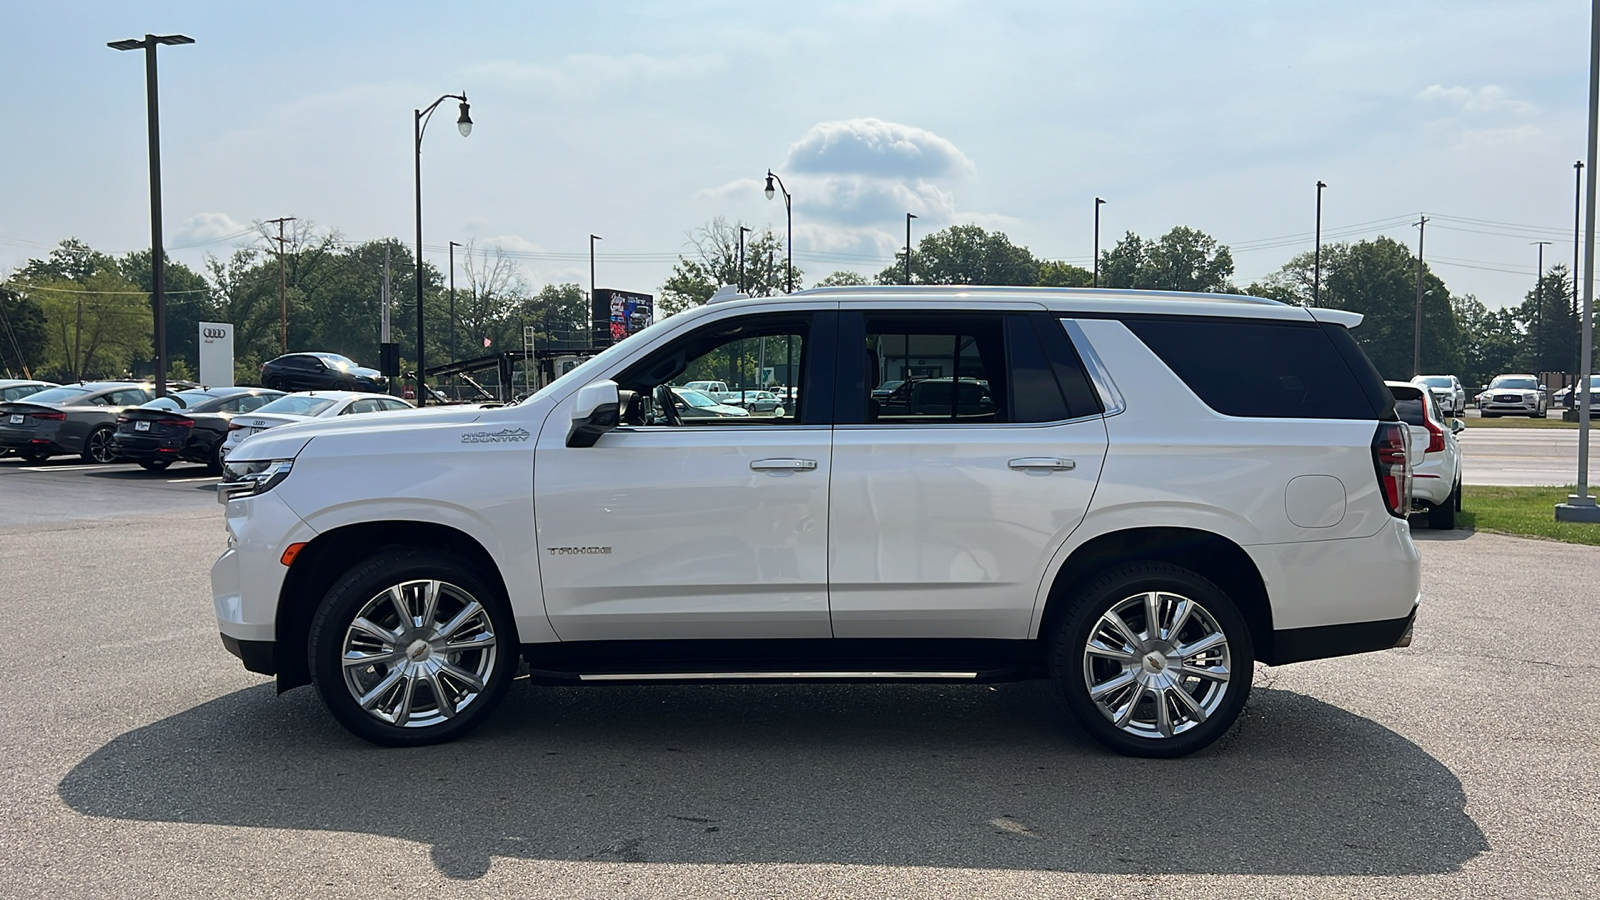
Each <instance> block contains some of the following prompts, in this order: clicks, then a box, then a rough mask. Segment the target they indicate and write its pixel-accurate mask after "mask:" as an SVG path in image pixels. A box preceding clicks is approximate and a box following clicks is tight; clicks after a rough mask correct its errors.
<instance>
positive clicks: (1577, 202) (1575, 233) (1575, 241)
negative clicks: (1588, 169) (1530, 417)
mask: <svg viewBox="0 0 1600 900" xmlns="http://www.w3.org/2000/svg"><path fill="white" fill-rule="evenodd" d="M1572 180H1573V185H1572V321H1574V322H1576V321H1578V246H1579V243H1580V242H1581V241H1582V232H1581V231H1580V230H1579V228H1578V217H1579V216H1580V215H1582V213H1583V160H1581V159H1580V160H1578V161H1577V162H1575V163H1573V164H1572ZM1579 330H1580V331H1581V330H1582V329H1581V328H1580V329H1579ZM1574 337H1577V338H1578V339H1579V341H1581V340H1582V337H1581V335H1574ZM1574 343H1577V342H1574ZM1581 368H1582V366H1580V365H1579V360H1578V358H1577V356H1573V358H1572V390H1570V391H1567V406H1569V407H1572V406H1577V405H1578V374H1579V370H1580V369H1581Z"/></svg>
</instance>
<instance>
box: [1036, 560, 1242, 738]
mask: <svg viewBox="0 0 1600 900" xmlns="http://www.w3.org/2000/svg"><path fill="white" fill-rule="evenodd" d="M1150 594H1154V595H1156V596H1157V617H1156V618H1157V621H1158V623H1159V624H1158V626H1157V629H1156V633H1157V637H1156V638H1155V639H1153V640H1146V639H1145V638H1146V636H1147V635H1149V634H1150V630H1149V626H1148V624H1147V623H1148V620H1149V617H1148V616H1147V615H1146V614H1145V613H1144V612H1143V610H1145V609H1147V608H1148V607H1147V606H1146V605H1145V600H1144V596H1145V595H1150ZM1180 600H1188V601H1190V602H1191V603H1192V604H1193V607H1191V611H1190V613H1189V614H1187V615H1186V616H1185V622H1184V623H1183V624H1182V625H1181V626H1180V627H1179V629H1178V631H1177V633H1176V634H1169V633H1168V632H1167V626H1168V625H1169V624H1170V623H1172V621H1173V618H1174V617H1175V616H1176V615H1177V614H1178V611H1179V609H1180V608H1181V607H1180V604H1179V602H1178V601H1180ZM1066 601H1067V606H1066V609H1065V613H1064V615H1062V617H1061V619H1060V626H1059V628H1058V630H1057V632H1056V634H1055V635H1054V640H1053V642H1052V644H1051V647H1050V656H1049V669H1050V679H1051V681H1053V682H1054V683H1055V686H1056V690H1057V692H1058V693H1060V695H1061V696H1062V699H1063V700H1065V702H1066V705H1067V709H1068V710H1070V711H1071V712H1072V715H1073V718H1075V719H1077V721H1078V724H1079V725H1081V726H1083V729H1084V731H1086V732H1088V733H1089V736H1090V737H1092V738H1094V739H1095V740H1096V741H1099V742H1100V743H1101V744H1104V745H1105V746H1106V747H1109V748H1111V749H1112V750H1115V751H1116V752H1118V753H1122V754H1125V755H1128V756H1143V757H1154V758H1173V757H1178V756H1186V755H1188V754H1190V753H1193V752H1195V751H1196V750H1200V749H1202V748H1204V747H1206V746H1209V745H1210V744H1211V743H1212V742H1214V741H1216V740H1217V739H1218V738H1220V737H1221V736H1222V735H1223V734H1224V733H1226V732H1227V730H1228V729H1229V728H1230V727H1231V726H1232V725H1233V722H1234V720H1235V719H1237V718H1238V717H1239V712H1240V711H1241V710H1243V709H1244V704H1245V701H1246V699H1248V697H1249V696H1250V682H1251V680H1252V678H1253V677H1254V674H1255V671H1254V670H1255V651H1254V647H1253V645H1252V643H1251V640H1250V628H1249V626H1248V625H1247V624H1246V622H1245V620H1244V616H1243V615H1242V614H1241V613H1240V612H1239V609H1238V607H1237V606H1235V605H1234V603H1233V601H1232V600H1230V599H1229V598H1228V596H1227V595H1226V594H1224V593H1223V592H1222V590H1221V589H1220V588H1218V587H1217V586H1216V585H1215V584H1212V583H1211V582H1210V581H1208V580H1207V579H1205V578H1203V577H1201V576H1200V575H1198V574H1196V573H1194V572H1192V571H1190V570H1188V569H1185V568H1183V567H1181V566H1175V565H1172V564H1170V563H1164V562H1134V563H1126V564H1123V565H1119V566H1115V567H1113V568H1110V569H1107V570H1105V571H1103V572H1101V573H1099V574H1098V575H1095V576H1093V577H1091V578H1090V579H1089V580H1087V581H1086V582H1084V583H1083V584H1081V585H1079V586H1078V587H1077V588H1075V589H1074V590H1073V592H1072V594H1071V595H1070V596H1069V597H1067V598H1066ZM1129 604H1136V605H1137V610H1130V609H1129V608H1128V605H1129ZM1118 608H1121V609H1123V610H1124V611H1128V612H1130V614H1133V616H1132V617H1133V621H1128V620H1127V619H1126V618H1124V619H1123V622H1124V624H1125V625H1126V626H1127V628H1128V629H1130V630H1133V631H1134V633H1133V634H1132V635H1131V637H1134V638H1139V639H1140V640H1139V642H1138V643H1137V645H1135V644H1134V643H1133V642H1130V641H1128V640H1126V639H1124V638H1120V637H1119V638H1116V641H1117V643H1118V644H1119V645H1120V646H1119V647H1118V648H1116V649H1115V650H1114V651H1113V652H1115V653H1118V654H1122V656H1123V658H1122V659H1112V658H1109V654H1102V653H1095V654H1091V653H1090V652H1089V642H1090V640H1091V638H1096V639H1097V646H1104V645H1105V640H1104V639H1105V637H1106V632H1105V630H1104V629H1105V628H1109V627H1110V626H1109V625H1107V620H1106V618H1105V617H1106V616H1107V613H1108V612H1110V611H1112V610H1113V609H1118ZM1135 613H1136V614H1135ZM1219 633H1220V634H1221V635H1222V642H1223V643H1222V644H1221V647H1220V649H1216V648H1214V649H1213V651H1207V653H1206V654H1204V656H1205V659H1204V660H1202V661H1205V662H1212V663H1216V665H1213V666H1198V667H1196V668H1197V669H1204V670H1205V671H1208V672H1221V673H1225V674H1226V678H1225V679H1224V680H1217V679H1215V678H1212V677H1206V678H1202V677H1198V676H1195V675H1186V676H1183V675H1181V676H1179V677H1178V678H1176V679H1173V678H1172V676H1171V674H1170V672H1171V666H1172V665H1173V664H1174V663H1173V660H1177V662H1178V664H1182V663H1183V662H1186V661H1195V660H1196V659H1197V658H1198V657H1201V656H1202V654H1199V653H1194V654H1190V655H1189V656H1188V657H1187V658H1182V657H1179V656H1177V655H1175V651H1174V649H1173V648H1182V647H1185V646H1193V645H1194V644H1195V643H1197V642H1199V641H1200V640H1202V639H1204V640H1207V641H1210V640H1214V638H1213V637H1212V635H1214V634H1219ZM1168 642H1170V644H1169V643H1168ZM1163 645H1166V646H1168V648H1169V650H1168V652H1163V651H1162V650H1161V649H1160V648H1161V647H1162V646H1163ZM1119 669H1120V671H1118V670H1119ZM1128 676H1132V678H1133V680H1132V681H1129V682H1128V683H1127V684H1126V685H1125V687H1123V688H1121V689H1115V690H1111V691H1108V692H1106V693H1105V694H1104V695H1103V697H1102V698H1101V699H1103V700H1105V701H1106V702H1107V703H1113V704H1114V703H1118V701H1119V700H1122V699H1126V700H1127V702H1126V703H1123V704H1121V709H1123V710H1127V722H1126V726H1125V727H1119V726H1118V725H1117V724H1116V723H1115V722H1114V721H1113V720H1112V719H1111V718H1110V715H1111V714H1112V713H1111V711H1109V710H1107V709H1106V707H1103V706H1102V705H1101V702H1100V701H1097V700H1096V699H1095V698H1093V697H1091V695H1090V682H1091V681H1093V682H1095V683H1096V684H1097V685H1101V686H1103V685H1105V684H1108V683H1111V682H1115V681H1117V680H1119V679H1122V678H1126V677H1128ZM1163 679H1164V680H1165V682H1164V683H1163ZM1152 683H1153V684H1155V685H1157V686H1158V687H1162V688H1163V692H1162V693H1161V695H1160V697H1159V699H1158V698H1157V697H1156V695H1155V694H1154V693H1153V692H1151V691H1150V690H1149V688H1148V687H1147V685H1149V684H1152ZM1177 693H1182V694H1184V695H1185V696H1187V697H1188V698H1189V701H1191V706H1198V707H1200V708H1202V709H1205V712H1206V714H1205V716H1204V718H1203V720H1200V719H1197V718H1196V717H1194V716H1193V715H1188V716H1187V718H1186V720H1185V721H1177V722H1174V721H1173V717H1172V713H1173V711H1178V712H1179V716H1180V718H1183V717H1184V714H1183V712H1182V710H1179V709H1178V707H1179V705H1180V700H1179V698H1178V697H1177V696H1176V694H1177ZM1207 707H1209V708H1207ZM1163 712H1164V713H1165V718H1166V720H1167V722H1168V723H1169V726H1170V727H1169V728H1168V729H1166V730H1169V731H1171V732H1172V733H1171V734H1164V733H1163V730H1162V729H1160V727H1159V722H1160V721H1161V718H1162V714H1163ZM1147 719H1148V722H1149V724H1148V725H1146V724H1145V722H1146V720H1147Z"/></svg>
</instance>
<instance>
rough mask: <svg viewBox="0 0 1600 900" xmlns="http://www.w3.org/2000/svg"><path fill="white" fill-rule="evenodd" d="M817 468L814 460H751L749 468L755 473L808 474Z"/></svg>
mask: <svg viewBox="0 0 1600 900" xmlns="http://www.w3.org/2000/svg"><path fill="white" fill-rule="evenodd" d="M816 467H817V461H816V460H814V459H788V458H775V459H753V460H751V461H750V468H752V469H755V470H756V471H779V472H808V471H810V470H812V469H815V468H816Z"/></svg>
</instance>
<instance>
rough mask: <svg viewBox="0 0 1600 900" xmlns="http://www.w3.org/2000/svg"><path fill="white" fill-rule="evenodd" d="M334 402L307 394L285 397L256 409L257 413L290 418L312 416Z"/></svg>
mask: <svg viewBox="0 0 1600 900" xmlns="http://www.w3.org/2000/svg"><path fill="white" fill-rule="evenodd" d="M333 404H334V401H333V400H331V399H329V398H327V397H313V396H311V395H309V394H290V395H289V396H287V397H279V398H278V399H276V400H274V401H272V402H271V403H268V404H267V405H266V406H263V407H261V408H260V409H257V410H256V412H258V413H287V414H289V415H291V416H314V415H317V414H318V413H321V412H323V411H325V410H326V409H327V408H328V407H330V406H332V405H333Z"/></svg>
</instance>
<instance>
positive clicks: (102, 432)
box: [82, 425, 117, 463]
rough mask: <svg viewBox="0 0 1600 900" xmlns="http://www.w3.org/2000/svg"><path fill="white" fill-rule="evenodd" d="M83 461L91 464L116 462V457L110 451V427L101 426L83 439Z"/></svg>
mask: <svg viewBox="0 0 1600 900" xmlns="http://www.w3.org/2000/svg"><path fill="white" fill-rule="evenodd" d="M82 455H83V461H84V462H92V463H108V462H114V461H116V458H117V455H116V454H115V453H113V452H112V451H111V426H110V425H101V426H100V427H99V428H96V429H95V430H93V431H91V432H89V436H88V437H86V438H84V439H83V454H82Z"/></svg>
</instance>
